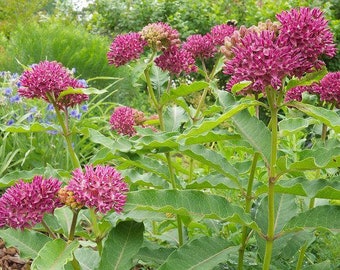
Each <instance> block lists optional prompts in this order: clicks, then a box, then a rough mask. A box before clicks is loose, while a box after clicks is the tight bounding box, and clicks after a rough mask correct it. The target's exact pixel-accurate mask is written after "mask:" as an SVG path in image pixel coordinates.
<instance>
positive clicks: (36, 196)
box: [0, 176, 62, 229]
mask: <svg viewBox="0 0 340 270" xmlns="http://www.w3.org/2000/svg"><path fill="white" fill-rule="evenodd" d="M61 184H62V183H61V182H60V181H59V180H57V179H54V178H48V179H45V178H43V177H42V176H35V177H34V178H33V180H32V182H31V183H25V182H24V181H22V180H19V182H18V183H17V184H15V185H14V186H12V187H10V188H8V189H7V190H6V192H5V193H4V194H3V195H2V197H1V198H0V227H4V226H9V227H12V228H17V229H24V228H31V227H33V226H34V225H36V224H37V223H40V222H41V221H42V219H43V217H44V214H47V213H53V211H54V209H55V208H57V207H60V206H62V204H61V202H60V201H59V199H58V196H57V193H58V190H59V189H60V187H61Z"/></svg>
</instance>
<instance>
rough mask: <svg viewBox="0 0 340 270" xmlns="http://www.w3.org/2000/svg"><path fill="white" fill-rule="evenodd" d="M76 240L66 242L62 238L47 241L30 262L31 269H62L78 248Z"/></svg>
mask: <svg viewBox="0 0 340 270" xmlns="http://www.w3.org/2000/svg"><path fill="white" fill-rule="evenodd" d="M78 246H79V243H78V241H73V242H71V243H66V242H65V241H64V240H62V239H55V240H53V241H50V242H47V243H46V244H45V246H44V247H43V248H42V249H41V250H40V251H39V253H38V256H37V257H36V258H35V259H34V260H33V262H32V266H31V268H32V270H40V269H41V270H46V269H49V270H62V269H64V266H65V265H66V264H67V263H68V262H69V261H72V260H73V252H74V250H75V249H76V248H78Z"/></svg>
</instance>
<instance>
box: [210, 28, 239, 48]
mask: <svg viewBox="0 0 340 270" xmlns="http://www.w3.org/2000/svg"><path fill="white" fill-rule="evenodd" d="M235 30H236V27H235V26H233V25H229V24H219V25H215V26H214V27H212V28H211V30H210V33H209V35H210V36H211V39H212V43H213V44H214V45H215V46H221V45H223V44H224V39H225V38H226V37H229V36H231V35H232V33H234V31H235Z"/></svg>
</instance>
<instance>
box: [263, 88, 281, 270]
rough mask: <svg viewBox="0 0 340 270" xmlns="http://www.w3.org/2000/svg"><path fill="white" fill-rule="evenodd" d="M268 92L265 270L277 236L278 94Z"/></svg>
mask: <svg viewBox="0 0 340 270" xmlns="http://www.w3.org/2000/svg"><path fill="white" fill-rule="evenodd" d="M266 90H267V98H268V103H269V108H270V116H271V119H270V123H271V155H270V163H269V168H268V228H267V235H266V251H265V255H264V262H263V270H269V268H270V262H271V258H272V252H273V243H274V236H275V208H274V206H275V200H274V196H275V190H274V187H275V181H276V159H277V149H278V145H277V144H278V104H277V95H276V94H277V93H276V91H274V90H273V89H271V88H269V89H266Z"/></svg>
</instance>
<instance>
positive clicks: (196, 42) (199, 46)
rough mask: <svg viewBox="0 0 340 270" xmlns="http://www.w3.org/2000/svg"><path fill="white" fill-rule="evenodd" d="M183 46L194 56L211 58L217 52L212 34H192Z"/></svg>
mask: <svg viewBox="0 0 340 270" xmlns="http://www.w3.org/2000/svg"><path fill="white" fill-rule="evenodd" d="M182 48H183V50H186V51H188V52H190V53H191V54H192V56H193V57H194V58H203V59H207V58H211V57H214V55H215V53H216V52H217V49H216V46H215V44H214V42H213V39H212V37H211V36H210V35H199V34H197V35H191V36H189V37H188V38H187V40H186V41H185V42H184V43H183V45H182Z"/></svg>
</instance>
